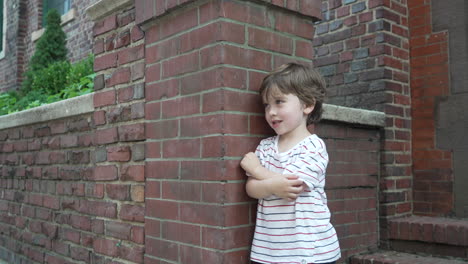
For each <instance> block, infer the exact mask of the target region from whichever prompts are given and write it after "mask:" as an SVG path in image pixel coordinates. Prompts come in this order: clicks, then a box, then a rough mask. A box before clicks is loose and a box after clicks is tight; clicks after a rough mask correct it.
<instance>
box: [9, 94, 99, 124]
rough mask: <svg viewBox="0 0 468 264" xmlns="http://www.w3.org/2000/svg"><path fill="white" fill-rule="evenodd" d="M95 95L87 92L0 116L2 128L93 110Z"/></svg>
mask: <svg viewBox="0 0 468 264" xmlns="http://www.w3.org/2000/svg"><path fill="white" fill-rule="evenodd" d="M93 96H94V94H93V93H91V94H85V95H81V96H77V97H74V98H71V99H67V100H63V101H59V102H55V103H52V104H48V105H44V106H39V107H35V108H32V109H28V110H25V111H21V112H17V113H13V114H9V115H5V116H0V130H1V129H6V128H12V127H18V126H23V125H29V124H34V123H40V122H46V121H50V120H55V119H60V118H65V117H70V116H76V115H81V114H86V113H90V112H93V111H94V104H93Z"/></svg>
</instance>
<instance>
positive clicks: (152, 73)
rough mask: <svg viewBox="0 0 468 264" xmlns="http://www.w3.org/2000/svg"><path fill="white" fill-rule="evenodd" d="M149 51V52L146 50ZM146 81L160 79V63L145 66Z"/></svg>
mask: <svg viewBox="0 0 468 264" xmlns="http://www.w3.org/2000/svg"><path fill="white" fill-rule="evenodd" d="M148 53H149V52H148ZM145 77H146V82H147V83H151V82H154V81H158V80H160V79H161V64H159V63H158V64H154V65H150V66H149V67H146V73H145Z"/></svg>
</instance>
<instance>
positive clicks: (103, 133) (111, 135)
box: [94, 127, 119, 145]
mask: <svg viewBox="0 0 468 264" xmlns="http://www.w3.org/2000/svg"><path fill="white" fill-rule="evenodd" d="M118 135H119V134H118V131H117V128H115V127H113V128H107V129H101V130H98V131H97V132H96V134H95V139H94V141H95V142H96V144H98V145H104V144H110V143H115V142H117V141H118Z"/></svg>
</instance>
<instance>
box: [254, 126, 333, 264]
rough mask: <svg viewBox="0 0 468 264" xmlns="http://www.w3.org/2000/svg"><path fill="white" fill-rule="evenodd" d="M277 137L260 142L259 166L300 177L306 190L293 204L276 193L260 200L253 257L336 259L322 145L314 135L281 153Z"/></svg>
mask: <svg viewBox="0 0 468 264" xmlns="http://www.w3.org/2000/svg"><path fill="white" fill-rule="evenodd" d="M278 139H279V137H278V136H275V137H271V138H267V139H264V140H262V141H261V142H260V144H259V146H258V147H257V150H256V151H255V153H256V154H257V156H258V158H259V159H260V162H261V164H262V165H263V166H264V167H265V168H267V169H269V170H270V171H273V172H277V173H281V174H293V175H297V176H299V177H300V179H301V180H303V181H304V182H305V183H306V184H307V188H306V189H305V191H304V192H302V193H301V194H300V196H299V197H298V198H297V199H296V200H295V201H293V202H288V201H286V200H284V199H281V198H279V197H277V196H274V195H272V196H270V197H266V198H264V199H259V200H258V207H257V221H256V227H255V235H254V239H253V242H252V251H251V259H252V260H253V261H255V262H260V263H291V264H292V263H297V264H305V263H327V262H332V261H335V260H337V259H339V258H340V256H341V253H340V246H339V243H338V237H337V235H336V231H335V229H334V228H333V226H332V225H331V223H330V211H329V210H328V207H327V196H326V194H325V191H324V187H325V170H326V168H327V164H328V153H327V150H326V148H325V144H324V142H323V140H322V139H320V138H319V137H318V136H317V135H315V134H314V135H311V136H309V137H307V138H305V139H304V140H302V141H301V142H300V143H298V144H297V145H296V146H295V147H293V148H292V149H290V150H289V151H287V152H283V153H279V152H278Z"/></svg>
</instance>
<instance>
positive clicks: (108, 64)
mask: <svg viewBox="0 0 468 264" xmlns="http://www.w3.org/2000/svg"><path fill="white" fill-rule="evenodd" d="M115 67H117V53H115V52H114V53H107V54H103V55H102V56H96V59H95V60H94V71H95V72H99V71H102V70H106V69H109V68H115ZM96 87H97V88H98V89H100V88H101V86H100V85H98V86H96Z"/></svg>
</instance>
